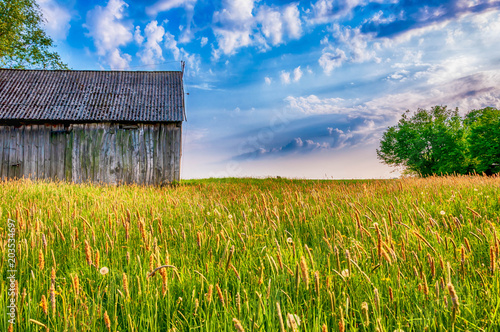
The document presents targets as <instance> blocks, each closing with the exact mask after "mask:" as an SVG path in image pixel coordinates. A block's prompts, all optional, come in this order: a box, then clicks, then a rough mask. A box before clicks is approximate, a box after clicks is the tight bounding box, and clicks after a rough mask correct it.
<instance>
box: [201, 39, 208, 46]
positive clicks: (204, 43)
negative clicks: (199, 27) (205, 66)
mask: <svg viewBox="0 0 500 332" xmlns="http://www.w3.org/2000/svg"><path fill="white" fill-rule="evenodd" d="M207 43H208V38H207V37H201V41H200V46H201V47H205V45H207Z"/></svg>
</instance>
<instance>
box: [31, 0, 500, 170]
mask: <svg viewBox="0 0 500 332" xmlns="http://www.w3.org/2000/svg"><path fill="white" fill-rule="evenodd" d="M37 2H38V4H39V5H40V7H41V9H42V12H43V14H44V17H45V19H46V25H45V29H46V31H47V33H48V34H49V36H50V37H52V39H53V40H54V42H55V44H56V45H57V46H56V51H57V52H58V53H59V54H60V55H61V57H62V59H63V61H64V62H66V63H67V64H68V65H69V67H70V68H72V69H78V70H80V69H81V70H148V71H149V70H153V71H160V70H180V69H181V65H180V61H185V63H186V66H185V74H184V84H185V91H186V109H187V121H186V122H185V123H184V124H183V135H182V136H183V155H182V161H181V176H182V178H184V179H188V178H206V177H245V176H253V177H267V176H282V177H290V178H300V179H302V178H312V179H323V178H327V179H355V178H375V179H378V178H392V177H398V176H399V175H400V170H398V169H393V168H391V167H389V166H387V165H384V164H382V163H381V162H380V161H379V160H378V159H377V155H376V149H377V148H378V146H379V142H380V138H381V137H382V134H383V132H384V131H385V130H386V129H387V128H388V127H389V126H393V125H395V124H396V123H397V121H398V120H399V119H400V117H401V115H402V114H403V113H404V112H405V111H406V110H410V111H416V110H417V109H419V108H424V109H429V108H430V107H432V106H436V105H447V106H448V107H449V108H453V109H454V108H456V107H458V108H459V110H460V112H461V113H462V114H464V113H466V112H468V111H470V110H472V109H479V108H483V107H487V106H492V107H497V108H498V107H500V105H499V100H500V43H499V42H498V41H500V1H494V0H490V1H486V0H470V1H466V0H460V1H436V0H434V1H433V0H418V1H417V0H401V1H399V0H387V1H386V0H376V1H367V0H345V1H342V0H312V1H288V0H281V1H276V0H274V1H272V0H221V1H206V0H144V1H133V0H109V1H108V0H102V1H101V0H87V1H78V0H69V1H68V0H66V1H62V0H37Z"/></svg>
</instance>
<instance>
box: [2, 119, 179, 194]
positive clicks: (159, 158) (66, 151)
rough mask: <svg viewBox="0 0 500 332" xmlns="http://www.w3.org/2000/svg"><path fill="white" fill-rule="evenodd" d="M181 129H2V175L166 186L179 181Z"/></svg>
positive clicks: (54, 126)
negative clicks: (165, 184)
mask: <svg viewBox="0 0 500 332" xmlns="http://www.w3.org/2000/svg"><path fill="white" fill-rule="evenodd" d="M180 157H181V125H180V123H178V124H177V123H169V124H138V125H120V124H110V123H87V124H71V125H66V126H65V125H64V124H50V125H49V124H43V125H36V124H29V125H22V126H2V125H0V177H1V178H2V179H6V178H22V177H25V178H30V179H37V178H38V179H52V180H64V181H72V182H75V183H81V182H86V181H89V182H101V183H111V184H119V183H137V184H164V183H168V182H172V181H174V180H175V181H179V179H180Z"/></svg>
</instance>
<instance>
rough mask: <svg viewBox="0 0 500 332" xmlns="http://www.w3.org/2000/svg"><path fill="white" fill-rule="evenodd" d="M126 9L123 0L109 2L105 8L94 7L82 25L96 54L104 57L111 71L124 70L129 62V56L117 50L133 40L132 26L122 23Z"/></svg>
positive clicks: (110, 0)
mask: <svg viewBox="0 0 500 332" xmlns="http://www.w3.org/2000/svg"><path fill="white" fill-rule="evenodd" d="M127 7H128V5H127V4H126V3H125V2H124V1H123V0H109V2H108V4H107V5H106V7H101V6H96V7H95V8H94V9H92V10H90V11H89V12H88V13H87V20H86V23H85V24H84V27H85V28H86V29H87V30H88V31H89V32H88V33H87V35H88V36H90V37H92V39H93V40H94V45H95V47H96V49H97V54H98V55H99V56H102V57H104V58H105V61H106V62H107V63H108V64H109V66H110V67H111V68H112V69H125V68H127V67H128V64H129V62H130V60H131V56H130V55H128V54H123V53H122V52H121V51H120V49H119V47H120V46H124V45H127V44H128V43H129V42H130V41H131V40H132V39H133V36H132V32H131V31H132V30H133V28H134V26H133V25H132V24H131V23H129V22H126V21H124V13H125V9H126V8H127Z"/></svg>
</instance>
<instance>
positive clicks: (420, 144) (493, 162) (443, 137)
mask: <svg viewBox="0 0 500 332" xmlns="http://www.w3.org/2000/svg"><path fill="white" fill-rule="evenodd" d="M377 156H378V158H379V159H380V160H381V161H382V162H383V163H385V164H387V165H390V166H396V167H403V168H404V169H405V171H406V172H408V173H416V174H419V175H421V176H429V175H435V174H437V175H440V174H467V173H471V172H477V173H486V174H493V173H497V172H498V171H500V166H499V164H500V111H499V110H497V109H494V108H490V107H488V108H484V109H480V110H473V111H470V112H469V113H467V114H466V115H465V116H463V117H462V116H460V114H459V112H458V109H455V110H450V109H448V108H447V107H446V106H435V107H433V108H431V110H430V111H428V110H425V109H418V110H417V111H416V112H415V113H413V114H410V111H409V110H408V111H406V113H404V114H403V115H402V118H401V119H400V120H399V122H398V124H397V125H395V126H393V127H389V128H388V129H387V131H386V132H385V133H384V134H383V136H382V139H381V141H380V148H379V149H378V150H377Z"/></svg>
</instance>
